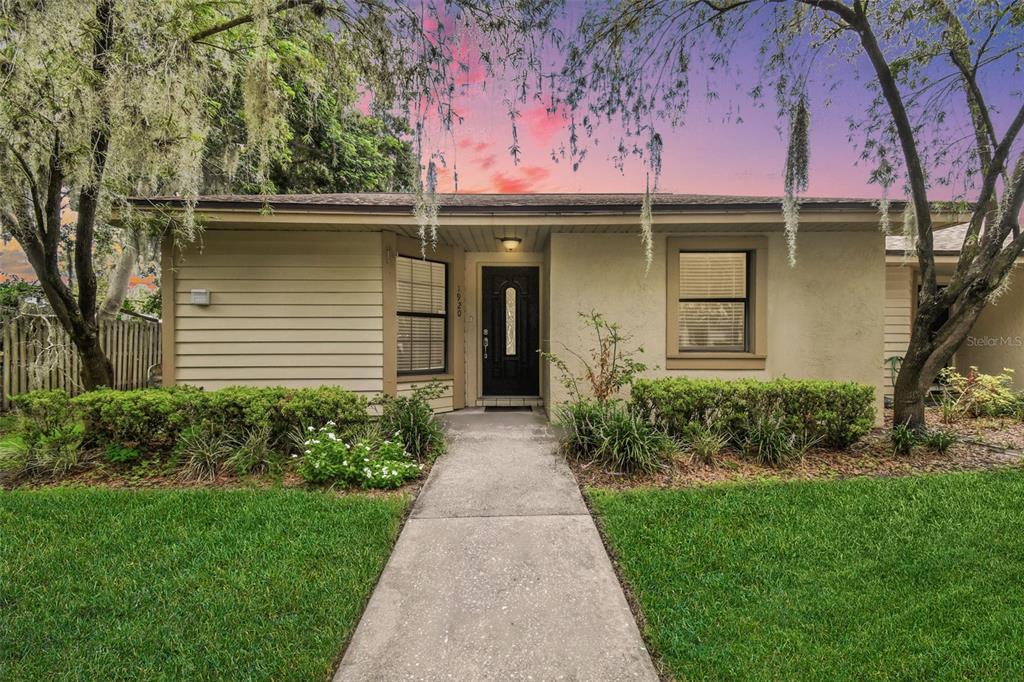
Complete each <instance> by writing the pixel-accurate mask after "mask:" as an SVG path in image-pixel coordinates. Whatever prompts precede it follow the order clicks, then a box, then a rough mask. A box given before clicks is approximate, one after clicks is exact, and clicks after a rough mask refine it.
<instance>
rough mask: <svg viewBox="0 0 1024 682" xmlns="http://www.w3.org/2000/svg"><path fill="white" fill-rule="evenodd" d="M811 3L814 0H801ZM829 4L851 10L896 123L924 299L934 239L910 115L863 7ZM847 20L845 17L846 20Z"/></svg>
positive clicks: (930, 292) (932, 283)
mask: <svg viewBox="0 0 1024 682" xmlns="http://www.w3.org/2000/svg"><path fill="white" fill-rule="evenodd" d="M803 1H804V2H807V3H813V2H814V0H803ZM828 4H829V5H835V4H840V6H841V7H843V8H844V9H845V10H846V12H848V13H850V14H854V20H853V21H851V22H850V24H851V26H852V27H853V28H854V29H855V30H856V31H857V33H858V35H860V42H861V45H862V46H863V47H864V51H865V52H866V53H867V55H868V59H870V60H871V65H872V66H873V67H874V70H875V75H876V76H877V77H878V83H879V86H880V87H881V89H882V95H883V96H884V97H885V101H886V103H887V104H888V106H889V111H890V113H891V114H892V118H893V123H894V125H895V126H896V134H897V136H898V137H899V140H900V146H901V147H902V149H903V157H904V161H905V162H906V169H907V179H908V180H909V182H910V193H911V199H912V201H913V203H914V210H915V212H916V214H917V238H918V242H919V244H920V245H921V248H918V250H917V260H918V265H919V267H920V271H921V280H922V287H923V289H924V291H925V293H926V296H925V299H926V300H928V299H930V298H931V297H932V296H934V294H935V291H936V289H937V286H938V285H937V282H936V278H935V254H934V249H933V245H934V239H933V237H932V215H931V206H930V205H929V202H928V182H927V179H926V176H925V172H924V167H923V166H922V164H921V155H920V152H919V151H918V148H917V140H916V139H915V137H914V127H913V125H912V124H911V123H910V116H909V114H908V113H907V107H906V105H905V104H904V102H903V96H902V95H901V94H900V89H899V86H898V85H897V83H896V77H895V76H894V75H893V73H892V69H891V68H890V66H889V63H888V62H887V61H886V59H885V54H884V53H883V52H882V48H881V46H880V45H879V44H878V39H877V38H876V37H875V34H874V32H873V31H872V30H871V25H870V24H869V23H868V20H867V17H866V16H865V15H864V14H863V9H862V8H861V7H860V5H859V4H858V11H857V12H854V11H853V10H852V9H850V8H849V7H846V6H845V5H842V4H841V3H834V2H829V3H828ZM848 21H849V20H848Z"/></svg>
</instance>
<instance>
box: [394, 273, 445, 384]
mask: <svg viewBox="0 0 1024 682" xmlns="http://www.w3.org/2000/svg"><path fill="white" fill-rule="evenodd" d="M396 266H397V275H398V301H397V309H398V373H399V374H438V373H442V372H445V371H447V358H448V266H447V265H446V264H444V263H437V262H434V261H428V260H422V259H419V258H408V257H406V256H399V257H398V260H397V263H396Z"/></svg>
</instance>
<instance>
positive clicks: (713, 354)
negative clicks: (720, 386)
mask: <svg viewBox="0 0 1024 682" xmlns="http://www.w3.org/2000/svg"><path fill="white" fill-rule="evenodd" d="M667 246H668V248H667V254H666V255H667V256H668V260H667V263H666V264H665V265H666V273H665V274H666V275H667V282H666V285H667V291H668V296H667V301H666V303H667V310H666V315H667V319H666V325H665V327H666V329H665V331H666V346H665V355H666V363H665V366H666V368H667V369H705V370H721V369H737V370H756V369H764V368H765V361H766V358H767V355H766V353H767V346H768V344H767V325H766V318H765V311H766V310H767V306H766V300H767V299H766V292H767V279H768V277H767V263H768V260H767V258H768V240H767V239H766V238H765V237H763V236H760V235H756V236H739V235H737V236H736V237H702V236H693V237H671V238H669V239H668V240H667Z"/></svg>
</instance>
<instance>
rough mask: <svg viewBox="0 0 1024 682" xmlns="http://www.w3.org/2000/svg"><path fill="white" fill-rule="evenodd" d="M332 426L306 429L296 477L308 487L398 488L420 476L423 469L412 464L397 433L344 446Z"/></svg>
mask: <svg viewBox="0 0 1024 682" xmlns="http://www.w3.org/2000/svg"><path fill="white" fill-rule="evenodd" d="M335 428H336V425H335V424H333V423H330V422H329V423H328V424H327V426H323V427H320V428H319V429H315V428H313V427H308V429H307V436H308V437H307V438H306V440H305V441H303V443H302V446H303V449H302V454H301V455H300V454H294V455H292V457H293V458H294V459H296V460H298V465H297V467H296V469H297V471H298V472H299V475H300V476H301V477H302V478H303V479H304V480H305V481H307V482H309V483H341V484H344V485H350V486H358V487H360V488H386V489H390V488H398V487H400V486H401V485H402V484H404V483H405V482H407V481H411V480H413V479H415V478H417V477H418V476H419V475H420V472H421V471H422V469H423V465H421V464H417V463H416V462H414V461H412V457H411V456H410V455H409V453H408V452H406V450H405V446H404V444H403V442H402V439H401V434H400V433H397V432H396V433H395V434H394V436H393V439H392V438H385V439H384V440H380V441H376V440H369V439H359V440H356V441H355V442H353V443H349V442H346V441H345V439H344V438H341V437H339V436H338V434H337V432H336V430H335Z"/></svg>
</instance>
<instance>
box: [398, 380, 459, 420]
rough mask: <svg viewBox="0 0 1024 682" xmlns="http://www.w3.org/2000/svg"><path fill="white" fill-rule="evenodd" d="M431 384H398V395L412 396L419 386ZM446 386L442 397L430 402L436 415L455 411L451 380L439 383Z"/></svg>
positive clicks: (421, 382)
mask: <svg viewBox="0 0 1024 682" xmlns="http://www.w3.org/2000/svg"><path fill="white" fill-rule="evenodd" d="M427 383H429V382H426V381H411V382H410V381H406V382H405V383H399V384H398V395H399V396H405V397H408V396H411V395H412V393H413V391H414V390H415V388H416V387H417V386H423V385H426V384H427ZM438 383H440V384H441V385H442V386H444V391H443V392H442V393H441V395H440V397H438V398H435V399H433V400H431V401H430V407H432V408H433V409H434V412H435V413H441V412H451V411H452V410H454V409H455V407H454V404H453V402H452V382H451V380H450V379H449V380H447V381H440V382H438Z"/></svg>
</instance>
